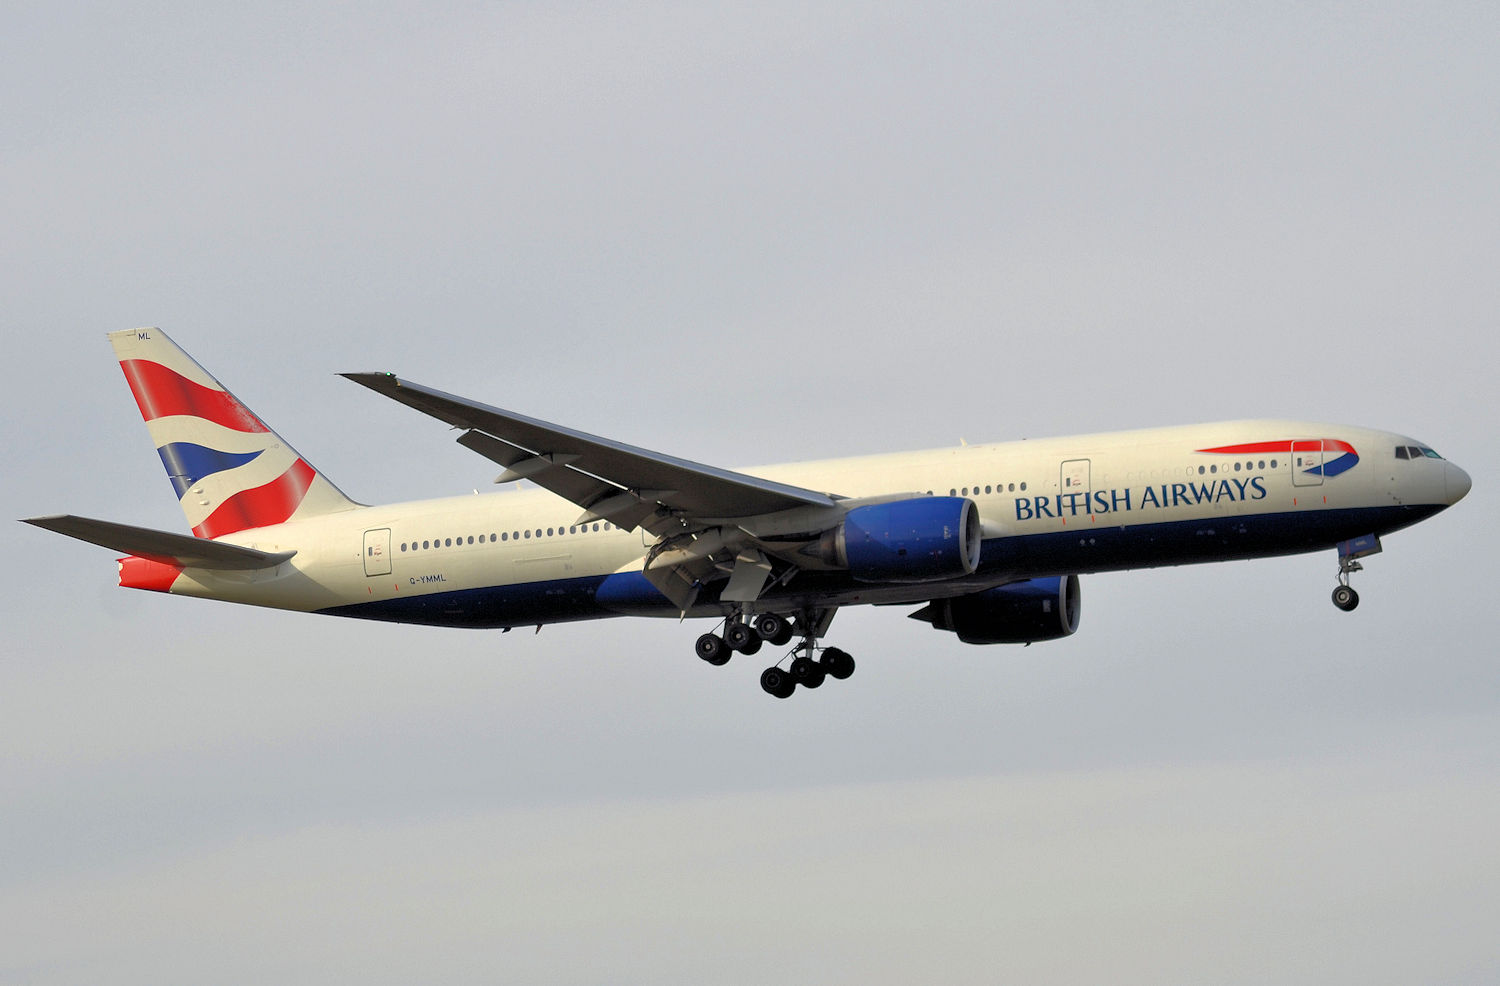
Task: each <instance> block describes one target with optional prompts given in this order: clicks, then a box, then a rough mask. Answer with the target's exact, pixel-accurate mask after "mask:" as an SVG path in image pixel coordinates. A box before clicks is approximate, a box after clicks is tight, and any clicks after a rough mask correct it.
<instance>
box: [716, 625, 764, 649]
mask: <svg viewBox="0 0 1500 986" xmlns="http://www.w3.org/2000/svg"><path fill="white" fill-rule="evenodd" d="M724 643H726V644H728V645H729V649H730V650H732V651H735V652H737V653H740V654H754V653H755V652H756V651H757V650H760V637H759V636H757V635H756V633H755V631H754V630H752V629H750V625H749V624H748V623H731V624H729V626H727V627H725V628H724Z"/></svg>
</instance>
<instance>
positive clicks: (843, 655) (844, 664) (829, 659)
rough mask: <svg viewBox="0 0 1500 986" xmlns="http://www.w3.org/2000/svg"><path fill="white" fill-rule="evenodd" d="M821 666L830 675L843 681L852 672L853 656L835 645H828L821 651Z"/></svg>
mask: <svg viewBox="0 0 1500 986" xmlns="http://www.w3.org/2000/svg"><path fill="white" fill-rule="evenodd" d="M823 667H824V668H825V669H826V670H827V671H828V673H829V674H830V675H832V676H833V677H835V678H837V679H838V680H840V681H843V680H844V679H845V678H847V677H849V676H850V675H851V674H853V673H854V658H852V657H850V656H849V654H848V653H847V652H846V651H841V650H839V649H838V648H837V647H829V648H828V649H827V650H825V651H823Z"/></svg>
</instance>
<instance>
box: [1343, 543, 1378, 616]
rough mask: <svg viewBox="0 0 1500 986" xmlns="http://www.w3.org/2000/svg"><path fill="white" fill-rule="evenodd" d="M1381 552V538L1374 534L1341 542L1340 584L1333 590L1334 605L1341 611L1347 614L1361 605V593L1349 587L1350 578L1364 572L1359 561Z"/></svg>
mask: <svg viewBox="0 0 1500 986" xmlns="http://www.w3.org/2000/svg"><path fill="white" fill-rule="evenodd" d="M1380 550H1381V548H1380V538H1378V537H1376V536H1375V535H1373V534H1366V535H1364V536H1363V537H1357V538H1354V539H1352V540H1349V541H1340V542H1339V545H1338V552H1339V584H1338V585H1336V586H1334V589H1333V604H1334V605H1335V606H1337V607H1338V608H1339V609H1341V610H1343V611H1344V612H1346V613H1347V612H1349V611H1350V610H1351V609H1353V608H1354V607H1356V606H1358V605H1359V593H1357V592H1355V591H1354V588H1353V587H1352V586H1351V585H1349V576H1350V575H1352V574H1354V573H1355V572H1362V571H1364V568H1365V567H1364V566H1363V565H1361V564H1360V563H1359V559H1361V558H1363V557H1365V556H1366V555H1374V554H1378V553H1379V552H1380Z"/></svg>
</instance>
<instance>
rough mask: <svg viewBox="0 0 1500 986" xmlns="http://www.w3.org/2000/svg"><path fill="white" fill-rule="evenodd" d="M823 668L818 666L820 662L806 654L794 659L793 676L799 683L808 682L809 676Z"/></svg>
mask: <svg viewBox="0 0 1500 986" xmlns="http://www.w3.org/2000/svg"><path fill="white" fill-rule="evenodd" d="M822 670H823V669H822V668H820V667H818V662H817V661H814V660H813V659H812V658H810V657H808V656H807V655H806V654H803V655H802V656H801V657H795V658H793V659H792V678H793V680H795V681H796V682H797V684H799V685H805V684H807V681H808V679H809V678H811V677H813V676H814V675H815V674H817V673H818V672H819V671H822Z"/></svg>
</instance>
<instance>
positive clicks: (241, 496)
mask: <svg viewBox="0 0 1500 986" xmlns="http://www.w3.org/2000/svg"><path fill="white" fill-rule="evenodd" d="M316 475H317V473H315V472H313V467H312V466H310V465H308V464H307V463H306V462H304V461H302V460H301V459H298V460H297V461H296V462H294V463H292V468H290V469H288V470H287V471H286V472H284V473H282V474H281V475H280V476H279V477H277V478H276V479H273V480H271V481H270V482H269V483H267V484H266V485H264V486H257V487H256V488H255V489H253V490H242V491H241V492H239V493H236V494H235V495H234V496H232V497H230V498H229V499H227V500H225V501H224V502H223V503H222V504H220V505H219V509H217V510H215V511H214V512H213V513H211V514H209V515H208V518H207V519H206V520H204V521H203V523H201V524H199V525H198V526H197V527H194V528H193V533H194V534H196V535H198V536H199V537H201V538H216V537H221V536H222V535H225V534H233V533H234V532H235V531H243V530H245V529H247V528H251V527H268V526H270V525H271V524H280V523H282V522H284V521H285V520H287V518H289V517H291V516H292V514H293V513H295V512H296V510H297V507H298V506H300V505H301V503H302V498H303V497H304V496H306V495H307V488H308V487H309V486H311V485H312V481H313V477H314V476H316Z"/></svg>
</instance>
